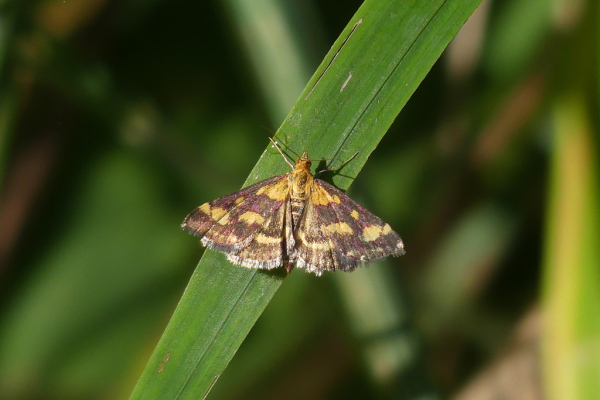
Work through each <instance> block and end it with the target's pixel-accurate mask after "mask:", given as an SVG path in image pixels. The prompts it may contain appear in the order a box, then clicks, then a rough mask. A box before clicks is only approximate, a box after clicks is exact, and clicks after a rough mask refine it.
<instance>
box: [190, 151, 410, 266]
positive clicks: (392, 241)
mask: <svg viewBox="0 0 600 400" xmlns="http://www.w3.org/2000/svg"><path fill="white" fill-rule="evenodd" d="M273 144H274V145H275V147H276V148H277V149H278V150H279V152H280V153H281V154H282V156H283V157H284V159H285V161H286V162H287V163H288V165H290V167H291V168H292V171H291V172H289V173H287V174H285V175H279V176H274V177H272V178H269V179H266V180H264V181H261V182H258V183H256V184H254V185H251V186H248V187H246V188H244V189H242V190H240V191H238V192H235V193H232V194H230V195H227V196H223V197H220V198H218V199H216V200H213V201H211V202H208V203H204V204H202V205H201V206H200V207H198V208H196V209H195V210H193V211H192V212H191V213H189V214H188V216H187V217H186V218H185V220H184V221H183V223H182V224H181V227H182V228H183V229H184V230H186V231H187V232H189V233H191V234H192V235H196V236H199V237H201V238H202V239H201V242H202V244H203V245H204V246H205V247H208V248H209V249H213V250H217V251H220V252H222V253H224V254H226V255H227V259H228V260H229V261H230V262H232V263H233V264H236V265H241V266H244V267H247V268H259V269H266V270H270V269H274V268H278V267H280V266H284V267H285V269H286V271H287V273H288V274H289V273H290V272H291V271H292V269H293V268H294V267H298V268H304V269H305V270H306V271H307V272H311V273H314V274H316V275H317V276H320V275H322V274H323V271H336V270H341V271H352V270H354V269H355V268H356V267H358V266H360V265H362V264H364V263H367V262H369V261H373V260H378V259H382V258H385V257H387V256H390V255H392V256H401V255H403V254H404V244H403V243H402V239H401V238H400V236H399V235H398V234H397V233H396V232H394V230H392V228H391V227H390V225H389V224H387V223H385V222H384V221H382V220H381V219H380V218H379V217H377V216H375V215H374V214H372V213H371V212H370V211H368V210H367V209H365V208H363V207H361V206H360V205H359V204H358V203H356V202H355V201H354V200H352V199H350V198H349V197H348V196H346V195H345V194H344V193H343V192H342V191H340V190H339V189H338V188H336V187H334V186H332V185H330V184H329V183H327V182H325V181H323V180H320V179H318V178H315V177H314V176H313V174H312V173H311V170H310V167H311V164H312V163H311V160H310V159H309V158H308V152H307V151H304V153H303V154H302V156H300V157H298V159H297V160H296V163H295V165H294V164H292V163H291V162H290V161H289V160H288V159H287V158H286V157H285V155H284V153H283V151H281V149H280V148H279V146H278V145H277V142H273ZM338 169H339V168H338Z"/></svg>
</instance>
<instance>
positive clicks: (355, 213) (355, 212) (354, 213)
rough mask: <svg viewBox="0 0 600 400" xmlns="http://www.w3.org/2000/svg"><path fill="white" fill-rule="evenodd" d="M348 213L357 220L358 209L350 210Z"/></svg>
mask: <svg viewBox="0 0 600 400" xmlns="http://www.w3.org/2000/svg"><path fill="white" fill-rule="evenodd" d="M350 215H351V216H352V218H354V219H355V220H357V221H358V218H359V216H358V211H356V210H352V212H351V213H350Z"/></svg>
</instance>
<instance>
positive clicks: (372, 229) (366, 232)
mask: <svg viewBox="0 0 600 400" xmlns="http://www.w3.org/2000/svg"><path fill="white" fill-rule="evenodd" d="M380 234H381V227H380V226H377V225H371V226H367V227H366V228H365V229H363V240H365V241H366V242H372V241H373V240H377V239H378V238H379V236H380Z"/></svg>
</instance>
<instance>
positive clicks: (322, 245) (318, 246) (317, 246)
mask: <svg viewBox="0 0 600 400" xmlns="http://www.w3.org/2000/svg"><path fill="white" fill-rule="evenodd" d="M298 239H300V241H301V242H302V245H303V246H306V247H309V248H311V249H313V250H330V249H331V245H330V244H329V242H309V241H308V240H307V239H306V235H304V232H299V233H298Z"/></svg>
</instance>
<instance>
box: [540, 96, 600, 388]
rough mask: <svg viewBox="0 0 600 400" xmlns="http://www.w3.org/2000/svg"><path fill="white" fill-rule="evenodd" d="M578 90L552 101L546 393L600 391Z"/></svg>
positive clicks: (599, 276) (593, 203)
mask: <svg viewBox="0 0 600 400" xmlns="http://www.w3.org/2000/svg"><path fill="white" fill-rule="evenodd" d="M583 98H584V97H583V96H581V94H580V93H577V94H576V95H573V94H571V95H570V96H569V95H566V96H563V97H562V98H560V99H559V101H558V102H557V104H556V107H555V112H554V117H555V118H554V119H555V151H554V157H553V162H552V167H553V171H552V175H551V179H550V180H551V189H550V205H549V210H548V232H547V237H546V254H545V258H546V259H545V266H544V268H545V270H544V292H543V302H544V306H545V315H544V316H545V321H544V322H545V324H544V325H545V328H546V329H545V331H544V337H543V342H542V343H543V345H542V351H543V352H542V354H543V357H544V358H543V359H544V378H545V380H544V381H545V382H544V383H545V389H546V390H545V392H546V393H548V398H549V399H593V398H597V396H598V393H599V392H600V379H599V377H600V346H599V344H600V342H599V341H598V338H599V337H600V301H599V299H600V269H598V265H600V243H599V240H598V237H599V236H598V232H599V231H600V206H599V205H600V193H599V192H598V165H599V160H598V147H597V143H594V139H593V129H592V126H591V123H590V117H589V114H588V105H587V104H586V103H585V102H584V101H583Z"/></svg>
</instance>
